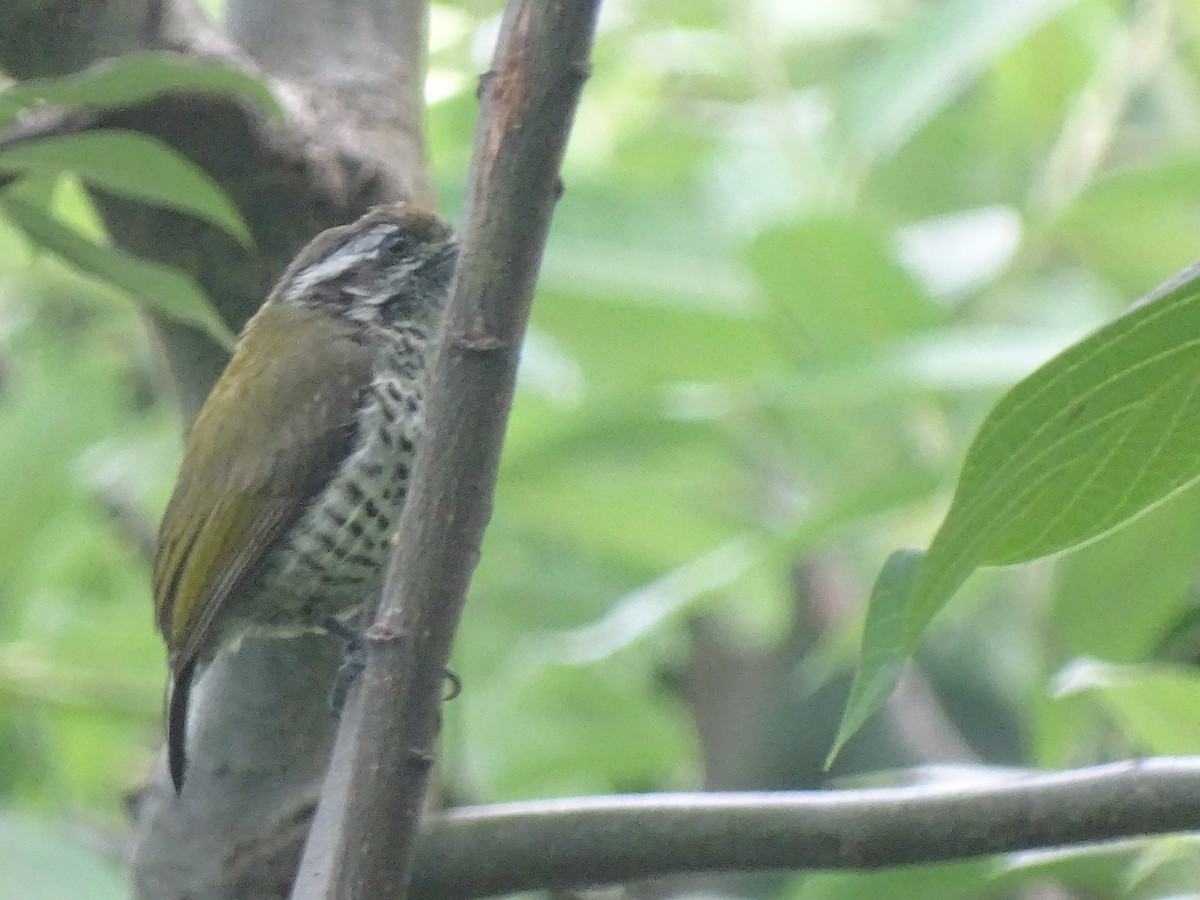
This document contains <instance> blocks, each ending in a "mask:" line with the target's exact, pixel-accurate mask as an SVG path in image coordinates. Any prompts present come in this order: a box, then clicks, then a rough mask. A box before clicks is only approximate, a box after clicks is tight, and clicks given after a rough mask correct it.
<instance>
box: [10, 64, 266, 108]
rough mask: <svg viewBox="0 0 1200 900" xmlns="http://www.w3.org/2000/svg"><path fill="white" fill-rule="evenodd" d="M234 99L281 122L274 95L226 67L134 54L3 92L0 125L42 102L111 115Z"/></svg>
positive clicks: (255, 79)
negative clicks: (182, 100)
mask: <svg viewBox="0 0 1200 900" xmlns="http://www.w3.org/2000/svg"><path fill="white" fill-rule="evenodd" d="M183 91H189V92H199V93H209V94H231V95H234V96H238V97H243V98H245V99H246V100H249V101H250V102H251V103H253V104H254V105H255V106H257V107H258V108H260V109H261V110H263V111H264V112H266V113H268V114H269V115H271V116H272V117H275V118H278V116H279V115H280V109H279V103H278V101H276V99H275V96H274V94H272V93H271V91H270V89H269V88H268V87H267V86H266V85H265V84H263V83H262V82H261V81H259V80H258V79H257V78H254V77H252V76H250V75H247V74H246V73H245V72H240V71H238V70H237V69H233V68H230V67H229V66H227V65H224V64H222V63H214V62H198V61H196V60H194V59H186V58H184V57H182V56H172V55H169V54H165V53H132V54H128V55H126V56H122V57H121V58H120V59H117V60H113V61H111V62H106V63H102V64H100V65H97V66H94V67H93V68H90V69H88V70H87V71H86V72H77V73H74V74H71V75H64V76H61V77H58V78H35V79H31V80H29V81H22V82H20V83H19V84H15V85H13V86H12V87H10V88H8V89H7V90H5V91H0V121H3V120H10V121H11V120H12V119H15V118H16V116H17V114H18V113H19V112H20V111H21V110H23V109H25V108H27V107H29V106H31V105H33V104H34V103H37V102H43V103H54V104H58V105H61V106H87V107H92V108H100V109H112V108H119V107H123V106H130V105H132V104H134V103H139V102H142V101H144V100H149V99H151V98H153V97H158V96H161V95H163V94H169V93H174V92H183Z"/></svg>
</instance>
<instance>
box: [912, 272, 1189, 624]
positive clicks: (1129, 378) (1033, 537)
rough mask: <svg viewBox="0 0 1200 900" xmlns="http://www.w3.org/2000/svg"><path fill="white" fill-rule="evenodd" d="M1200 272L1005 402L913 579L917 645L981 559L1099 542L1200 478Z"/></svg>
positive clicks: (1004, 560) (970, 457)
mask: <svg viewBox="0 0 1200 900" xmlns="http://www.w3.org/2000/svg"><path fill="white" fill-rule="evenodd" d="M1196 276H1197V270H1195V269H1189V270H1185V272H1183V273H1181V274H1180V275H1179V276H1176V278H1174V279H1172V280H1171V281H1169V282H1168V283H1167V284H1166V285H1165V286H1164V287H1163V288H1160V289H1159V290H1158V291H1156V292H1155V293H1154V294H1153V295H1151V296H1152V298H1153V300H1154V302H1147V303H1143V304H1141V305H1139V306H1138V307H1137V308H1136V309H1134V310H1133V311H1132V312H1130V313H1128V314H1127V315H1125V316H1122V317H1121V318H1119V319H1117V320H1116V321H1114V322H1112V323H1110V324H1108V325H1106V326H1104V327H1103V328H1101V329H1099V330H1098V331H1096V332H1094V333H1093V334H1091V335H1090V336H1088V337H1087V338H1085V339H1084V340H1082V341H1080V342H1079V343H1077V344H1075V345H1074V346H1073V347H1070V348H1069V349H1067V350H1066V351H1064V352H1063V353H1061V354H1060V355H1059V356H1057V357H1055V358H1054V359H1052V360H1050V361H1049V362H1048V363H1046V364H1045V365H1044V366H1042V367H1041V368H1039V369H1038V370H1037V371H1036V372H1034V373H1033V374H1032V375H1030V376H1029V377H1028V378H1026V379H1024V380H1023V381H1021V382H1020V383H1019V384H1017V385H1016V386H1015V387H1014V388H1013V389H1012V390H1011V391H1009V393H1008V394H1007V395H1005V396H1004V397H1003V398H1002V399H1001V400H1000V402H999V403H997V404H996V406H995V408H994V409H993V410H992V412H991V413H990V414H989V415H988V417H987V419H986V420H985V421H984V423H983V425H982V426H981V427H980V430H979V433H978V435H977V436H976V438H975V441H974V443H973V444H972V446H971V448H970V450H968V452H967V458H966V461H965V463H964V464H963V470H962V474H961V475H960V476H959V481H958V488H957V491H956V492H955V495H954V501H953V503H952V504H951V507H950V511H949V513H948V514H947V515H946V519H945V521H944V522H943V523H942V526H941V528H940V529H939V530H938V533H937V535H936V536H935V537H934V540H933V543H932V545H931V546H930V548H929V552H928V553H927V554H926V557H925V562H924V564H923V565H922V567H921V572H920V575H919V577H918V579H917V582H916V584H915V585H914V589H913V596H912V598H911V601H910V603H909V607H908V613H907V623H906V626H905V636H906V639H907V641H908V643H909V646H910V647H911V646H912V645H913V644H915V642H916V640H917V638H918V637H919V636H920V633H921V631H922V630H923V629H924V628H925V626H926V624H928V622H929V620H930V619H931V618H932V617H933V615H934V614H935V613H936V612H937V611H938V610H939V609H941V607H942V606H943V605H944V604H945V603H946V601H947V600H948V599H949V598H950V596H951V595H952V594H953V593H954V591H956V590H957V589H958V587H959V585H961V584H962V582H963V580H964V579H965V578H966V577H967V575H969V574H970V573H971V571H973V570H974V569H975V568H976V567H978V566H980V565H1007V564H1011V563H1018V562H1025V561H1027V560H1031V559H1035V558H1037V557H1040V556H1046V555H1049V554H1051V553H1057V552H1059V551H1061V550H1065V549H1067V548H1069V547H1073V546H1077V545H1079V544H1082V543H1084V542H1086V541H1090V540H1093V539H1095V538H1097V537H1099V536H1100V535H1102V534H1105V533H1106V532H1108V531H1111V530H1112V529H1113V528H1116V527H1117V526H1118V525H1120V524H1121V523H1123V522H1125V521H1127V520H1128V519H1130V518H1132V517H1134V516H1136V515H1138V514H1139V513H1142V512H1144V511H1145V510H1147V509H1148V508H1149V507H1151V506H1152V505H1154V504H1156V503H1159V502H1161V501H1162V500H1164V499H1166V498H1167V497H1169V496H1171V495H1172V494H1174V493H1175V492H1176V491H1179V490H1181V489H1183V488H1184V487H1186V486H1187V485H1189V484H1191V483H1192V482H1193V481H1195V480H1196V479H1197V477H1200V340H1197V339H1196V338H1195V337H1194V335H1196V334H1197V333H1198V330H1200V279H1198V278H1197V277H1196Z"/></svg>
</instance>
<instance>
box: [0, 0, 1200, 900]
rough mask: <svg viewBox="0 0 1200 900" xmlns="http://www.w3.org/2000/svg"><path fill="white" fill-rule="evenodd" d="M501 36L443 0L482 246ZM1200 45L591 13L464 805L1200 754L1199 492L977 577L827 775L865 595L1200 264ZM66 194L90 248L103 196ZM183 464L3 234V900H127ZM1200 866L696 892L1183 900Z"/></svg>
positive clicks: (936, 23) (1138, 858) (1120, 860)
mask: <svg viewBox="0 0 1200 900" xmlns="http://www.w3.org/2000/svg"><path fill="white" fill-rule="evenodd" d="M499 8H500V3H499V2H497V0H488V2H462V3H454V4H442V3H434V4H433V6H432V15H431V53H430V66H429V77H428V82H427V87H426V96H427V100H428V103H429V108H428V119H427V122H428V127H429V137H430V150H431V158H432V168H433V172H434V175H435V179H436V181H437V185H438V194H439V197H440V198H441V204H442V208H443V210H444V211H445V212H446V214H447V215H448V216H449V217H450V218H453V217H454V213H455V210H456V208H457V206H458V204H459V203H460V200H461V192H462V188H463V179H464V177H465V171H466V165H467V157H468V153H469V146H470V139H471V130H472V127H473V124H474V118H475V113H476V99H475V86H476V79H477V76H478V74H479V73H480V72H481V71H483V70H484V69H486V68H487V65H488V61H489V59H490V56H491V51H492V44H493V41H494V37H495V32H496V27H497V23H498V13H499ZM210 11H211V13H212V15H214V16H215V17H218V18H219V17H220V15H221V14H222V13H221V9H220V5H219V4H213V5H212V7H211V9H210ZM1198 35H1200V5H1197V4H1194V3H1190V2H1186V0H1180V2H1155V0H1143V2H1117V0H1077V2H1067V0H1008V2H1005V3H994V2H990V0H927V2H922V0H837V2H835V0H747V2H742V3H734V4H731V3H723V2H716V0H608V2H606V3H605V7H604V11H603V16H602V19H601V31H600V34H599V36H598V42H597V46H596V51H595V54H594V56H593V64H594V72H593V76H592V79H591V81H590V82H589V83H588V85H587V88H586V90H585V92H584V99H583V103H582V106H581V108H580V110H579V114H578V118H577V122H576V126H575V130H574V134H573V138H572V142H571V146H570V150H569V153H568V156H567V160H566V165H565V170H564V181H565V184H566V193H565V194H564V196H563V198H562V200H561V201H560V203H559V206H558V209H557V213H556V216H555V220H554V224H553V227H552V230H551V239H550V244H549V247H548V250H547V255H546V260H545V265H544V267H543V272H542V278H541V281H540V284H539V288H538V292H537V297H536V300H535V304H534V313H533V320H532V325H531V329H530V333H529V337H528V340H527V343H526V346H525V351H524V356H523V360H522V369H521V373H520V382H519V385H518V392H517V397H516V402H515V406H514V409H513V413H512V420H511V424H510V430H509V435H508V439H507V442H506V445H505V451H504V459H503V464H502V470H501V476H500V482H499V485H498V491H497V498H496V508H495V514H494V517H493V520H492V523H491V526H490V528H489V530H488V533H487V538H486V541H485V545H484V548H483V557H482V561H481V563H480V565H479V568H478V570H477V573H476V576H475V580H474V583H473V587H472V591H471V597H470V600H469V603H468V606H467V612H466V617H465V620H464V622H463V625H462V630H461V632H460V635H459V639H458V642H457V645H456V652H455V662H454V670H455V672H456V673H457V674H458V676H459V677H460V678H461V680H462V682H463V685H464V690H463V694H462V696H461V697H459V698H458V699H456V700H455V701H454V702H453V703H451V704H449V705H448V706H447V708H446V722H445V730H444V740H443V761H442V764H441V769H440V775H439V785H440V790H441V793H442V795H443V797H444V799H445V800H446V801H447V802H450V803H465V802H471V803H474V802H488V801H494V800H503V799H514V798H526V797H547V796H555V795H567V794H580V793H606V792H617V791H622V792H623V791H651V790H664V789H668V790H673V789H693V788H711V789H723V790H728V789H743V788H745V789H755V788H813V787H825V786H831V785H842V784H851V783H900V782H904V781H911V780H914V779H928V778H967V777H981V776H982V775H983V774H984V773H986V772H987V771H988V769H987V768H986V767H992V766H1006V767H1065V766H1074V765H1081V764H1086V763H1089V762H1094V761H1100V760H1104V759H1111V758H1119V757H1124V756H1129V755H1138V754H1150V753H1174V752H1193V751H1195V750H1196V748H1197V746H1200V689H1198V688H1200V682H1198V681H1197V678H1196V676H1195V675H1194V674H1193V672H1194V669H1193V665H1194V663H1195V662H1196V660H1197V659H1198V658H1200V603H1198V599H1200V595H1197V592H1196V587H1197V573H1198V562H1200V552H1198V550H1200V493H1198V492H1197V491H1196V490H1189V491H1185V492H1184V493H1182V494H1180V495H1177V496H1176V497H1175V498H1174V499H1172V500H1171V501H1169V502H1168V503H1166V504H1163V505H1161V506H1159V507H1158V508H1156V509H1155V510H1153V511H1152V512H1151V513H1149V514H1148V515H1146V516H1144V517H1142V518H1140V519H1138V520H1137V521H1136V522H1135V523H1133V524H1132V525H1130V526H1127V527H1125V528H1124V529H1122V530H1120V531H1118V532H1116V533H1114V534H1112V535H1110V536H1109V537H1107V538H1104V539H1102V540H1100V541H1098V542H1095V543H1093V544H1091V545H1089V546H1087V547H1085V548H1083V549H1081V550H1078V551H1075V552H1073V553H1070V554H1068V555H1065V556H1062V557H1059V558H1058V559H1056V560H1053V561H1049V562H1045V563H1040V564H1036V565H1033V566H1027V567H1020V568H1015V569H1008V570H1001V571H991V572H985V573H983V574H981V575H979V576H977V577H975V578H974V579H973V580H972V581H971V582H970V583H969V585H968V587H967V589H965V590H964V591H962V592H961V594H960V596H959V597H958V598H957V599H956V600H955V602H954V603H953V604H952V605H951V607H950V608H949V609H948V610H947V612H946V613H945V614H944V615H942V616H941V618H940V619H939V620H938V622H937V624H936V625H935V627H934V629H933V631H932V632H931V634H930V635H929V637H928V638H927V639H926V641H925V643H924V645H923V649H922V651H921V653H920V655H919V657H918V659H917V661H916V664H915V665H914V666H913V667H912V669H911V671H910V673H909V674H908V676H906V678H905V680H904V682H903V684H902V686H901V688H900V690H899V691H898V692H897V694H896V695H895V697H894V698H893V700H892V701H891V702H890V704H889V705H888V707H887V708H886V709H885V710H884V711H883V713H881V714H880V715H878V716H876V717H875V718H874V719H873V720H872V721H871V722H870V723H869V724H868V726H867V727H866V728H865V729H863V731H862V732H860V733H859V734H858V735H857V736H856V737H855V738H854V739H853V740H852V741H851V742H850V743H849V745H848V746H847V747H846V749H845V750H844V752H843V753H842V754H841V756H839V758H838V759H837V761H836V763H835V764H834V766H833V768H832V769H831V770H830V771H829V772H824V771H822V765H823V762H824V757H825V754H826V753H827V752H828V750H829V746H830V742H831V740H832V737H833V732H834V730H835V727H836V724H837V719H838V716H839V715H840V712H841V705H842V703H843V702H844V699H845V695H846V690H847V686H848V678H849V675H850V673H851V672H852V670H853V665H854V662H855V654H856V646H857V640H858V632H859V629H860V627H861V621H862V613H863V609H864V604H865V598H866V596H867V593H868V592H869V589H870V585H871V582H872V580H873V578H874V576H875V574H876V573H877V571H878V569H879V566H880V565H881V563H882V561H883V560H884V559H885V558H886V556H887V554H888V553H889V552H890V551H891V550H893V549H895V548H896V547H899V546H902V545H904V544H923V543H926V542H928V540H929V538H930V536H931V535H932V533H933V531H934V529H935V528H936V525H937V523H938V521H939V519H940V517H941V515H942V514H943V513H944V511H945V509H946V506H947V503H948V500H949V495H950V492H951V490H952V488H953V484H954V478H955V475H956V473H957V469H958V466H959V464H960V462H961V459H962V456H963V453H964V451H965V448H966V445H967V443H968V442H969V440H970V438H971V435H972V433H973V431H974V429H975V427H976V426H977V425H978V423H979V422H980V420H981V418H982V416H983V415H984V413H985V412H986V411H987V409H988V408H989V406H990V405H991V404H992V403H993V402H994V401H995V400H996V398H997V397H998V396H999V394H1000V393H1001V392H1002V391H1003V390H1004V389H1005V388H1006V387H1007V386H1009V385H1010V384H1011V383H1012V382H1013V381H1015V380H1016V379H1018V378H1020V377H1021V376H1022V375H1024V374H1026V373H1027V372H1029V371H1030V370H1031V369H1033V368H1034V367H1035V366H1037V365H1038V364H1039V363H1040V362H1042V361H1044V360H1045V359H1047V358H1049V357H1050V356H1051V355H1053V354H1054V353H1055V352H1057V351H1058V350H1059V349H1061V348H1063V347H1065V346H1066V345H1067V344H1069V343H1071V342H1072V341H1074V340H1076V339H1077V338H1079V337H1081V336H1082V335H1083V334H1085V333H1086V332H1087V331H1088V330H1090V329H1092V328H1094V327H1096V326H1097V325H1098V324H1100V323H1102V322H1104V321H1106V320H1108V319H1110V318H1111V317H1113V316H1114V315H1116V314H1118V313H1119V312H1120V311H1121V310H1122V309H1123V308H1124V307H1125V306H1126V305H1127V304H1129V303H1130V302H1131V301H1133V300H1134V299H1136V297H1137V296H1139V295H1140V294H1142V293H1143V292H1145V291H1147V290H1149V289H1150V288H1151V287H1153V286H1154V285H1155V283H1157V282H1159V281H1161V280H1163V279H1165V278H1166V277H1168V276H1169V275H1171V274H1172V273H1173V272H1175V271H1176V270H1177V269H1179V268H1180V267H1182V266H1184V265H1186V264H1188V263H1190V262H1192V261H1193V260H1194V259H1195V258H1196V257H1197V256H1200V44H1198V43H1197V36H1198ZM53 191H54V195H53V204H54V209H55V211H56V213H57V215H58V217H59V218H60V220H61V221H63V222H65V223H68V224H70V225H71V226H72V227H74V228H75V229H77V230H79V231H80V232H81V233H83V234H85V235H88V236H90V237H93V238H96V239H100V238H102V235H101V233H100V226H99V225H98V219H97V218H96V217H95V215H94V214H93V212H92V211H91V209H90V208H89V206H88V202H87V199H86V196H85V194H84V193H83V192H82V190H81V189H80V187H79V184H78V183H77V182H75V181H74V180H73V179H72V178H70V177H65V178H60V179H58V181H57V182H56V183H55V184H54V186H53ZM179 453H180V435H179V425H178V416H177V414H176V412H175V409H174V407H173V403H172V398H171V394H170V386H169V384H168V383H167V381H166V380H165V378H164V375H163V370H162V368H161V366H160V362H159V359H158V357H157V355H156V350H155V348H154V346H153V345H152V343H151V341H150V340H149V337H148V331H147V329H146V328H145V327H144V324H143V322H142V320H141V318H140V313H139V310H138V308H137V305H136V303H134V302H133V301H131V300H130V299H129V298H127V297H125V296H123V295H121V294H120V293H119V292H118V291H117V290H116V289H114V288H112V287H111V286H109V285H106V284H103V283H101V282H98V281H94V280H91V279H89V278H87V277H85V276H83V275H81V274H79V273H78V272H76V271H74V270H73V269H70V268H68V267H67V266H65V265H64V264H63V263H61V262H60V261H58V260H57V259H56V258H55V257H54V256H51V255H49V254H46V253H43V252H40V251H38V250H37V249H35V248H34V247H33V246H32V245H31V244H30V243H28V241H27V240H26V239H25V238H24V237H23V236H22V233H21V232H20V231H18V230H17V229H16V228H15V227H13V226H12V225H10V224H8V223H7V222H5V221H4V220H3V219H0V897H2V898H8V897H18V896H19V897H22V898H24V897H67V896H71V897H87V898H92V897H103V898H107V897H122V896H125V890H126V889H125V887H124V876H123V874H122V866H121V862H120V854H121V852H122V850H121V848H122V842H123V838H124V835H125V831H126V828H127V824H126V816H125V802H126V798H127V796H128V795H129V794H130V793H131V792H132V791H135V790H136V789H137V787H138V786H139V784H140V783H141V781H142V780H143V779H144V777H145V775H146V773H147V771H148V769H149V767H150V766H151V764H152V763H153V761H154V759H155V756H156V754H157V752H158V749H159V746H160V739H161V731H160V704H161V697H162V689H163V683H164V679H165V660H164V654H163V650H162V646H161V644H160V641H159V638H158V635H157V634H156V632H155V630H154V627H153V621H152V614H151V603H150V597H149V586H148V585H149V562H148V560H149V557H150V555H151V554H152V552H153V540H154V532H155V529H156V527H157V520H158V516H159V515H160V514H161V510H162V508H163V506H164V504H165V502H166V498H167V496H168V494H169V492H170V487H171V484H172V481H173V478H174V474H175V469H176V466H177V465H178V461H179ZM1198 850H1200V848H1198V847H1197V845H1196V843H1195V840H1194V839H1191V838H1182V837H1180V838H1170V839H1158V840H1154V841H1141V842H1128V843H1125V844H1121V845H1119V846H1113V847H1107V848H1104V849H1099V850H1097V849H1090V850H1073V851H1069V852H1057V851H1056V852H1039V853H1029V854H1017V855H1013V856H1009V857H1005V858H1003V859H990V860H979V861H971V862H967V863H958V864H952V865H940V866H926V867H915V868H909V869H905V870H903V871H898V872H880V873H872V874H852V873H851V874H828V873H816V874H805V875H794V876H788V875H778V876H773V877H761V878H755V879H741V880H724V879H723V880H716V881H704V882H689V883H688V886H687V889H689V890H697V889H703V890H704V891H706V892H707V893H710V894H712V895H714V896H716V895H725V894H728V895H740V896H761V897H779V898H795V900H809V898H841V897H846V898H851V897H855V898H857V897H875V896H879V897H889V898H895V897H909V896H912V897H921V898H930V897H935V898H936V897H942V896H945V897H977V896H978V897H991V896H1020V897H1038V898H1052V897H1137V898H1142V897H1160V896H1172V895H1176V896H1177V895H1182V894H1183V893H1185V892H1188V891H1194V890H1195V885H1196V884H1198V883H1200V852H1198ZM16 885H21V886H22V887H21V888H20V892H17V890H18V889H17V888H16V887H15V886H16ZM698 885H699V887H698ZM31 886H32V887H31ZM656 890H657V891H658V892H659V893H662V892H663V890H669V891H670V892H672V893H676V892H678V891H682V890H684V886H682V885H678V886H675V887H668V888H663V887H662V886H660V887H658V888H656ZM38 891H40V893H38ZM31 892H32V893H31Z"/></svg>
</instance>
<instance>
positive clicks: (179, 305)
mask: <svg viewBox="0 0 1200 900" xmlns="http://www.w3.org/2000/svg"><path fill="white" fill-rule="evenodd" d="M0 209H3V210H4V214H5V216H6V217H7V218H8V220H9V221H11V222H12V223H13V224H15V225H17V226H18V227H19V228H21V229H22V230H23V231H24V232H25V233H26V235H28V236H29V238H30V239H31V240H32V241H33V242H34V243H35V244H37V245H38V246H39V247H42V248H43V249H45V250H49V251H50V252H52V253H54V254H56V255H57V256H59V257H61V258H62V259H64V260H65V261H66V262H68V263H70V264H71V265H73V266H75V267H76V268H78V269H80V270H81V271H83V272H86V273H87V274H89V275H93V276H95V277H97V278H100V279H102V280H104V281H107V282H109V283H110V284H113V285H115V286H117V287H119V288H122V289H124V290H126V291H128V292H129V293H130V294H132V295H133V296H134V297H135V298H136V299H137V300H138V302H140V303H142V304H144V305H145V306H147V307H149V308H151V309H155V310H157V311H159V312H161V313H163V314H164V315H167V316H170V317H171V318H173V319H178V320H179V321H181V322H187V323H189V324H192V325H196V326H199V327H200V328H202V329H204V330H205V331H207V332H208V333H209V334H211V335H212V336H213V337H214V338H216V339H217V340H218V341H220V342H221V343H222V344H223V345H224V346H226V347H232V346H233V341H234V335H233V332H231V331H230V330H229V327H228V326H227V325H226V324H225V323H224V322H222V321H221V319H220V317H219V316H217V314H216V312H215V311H214V310H213V308H212V306H211V304H210V303H209V302H208V298H207V297H205V296H204V292H203V291H201V290H200V288H199V287H197V286H196V284H195V283H194V282H193V281H192V280H191V279H190V278H188V277H187V276H186V275H184V274H183V273H181V272H177V271H175V270H174V269H169V268H167V267H166V266H160V265H158V264H157V263H152V262H150V261H148V260H143V259H137V258H136V257H133V256H129V255H128V254H126V253H123V252H121V251H119V250H116V249H114V248H111V247H104V246H101V245H100V244H95V243H92V242H91V241H89V240H88V239H87V238H85V237H82V236H80V235H79V234H78V233H77V232H75V231H73V230H72V229H70V228H68V227H67V226H65V225H63V224H62V223H60V222H59V221H58V220H56V219H55V218H53V217H52V216H49V215H47V214H46V213H45V212H43V211H42V210H41V209H38V208H37V207H36V206H33V205H31V204H28V203H25V202H24V201H22V200H18V199H17V198H15V197H13V196H11V195H9V196H4V197H0Z"/></svg>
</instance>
